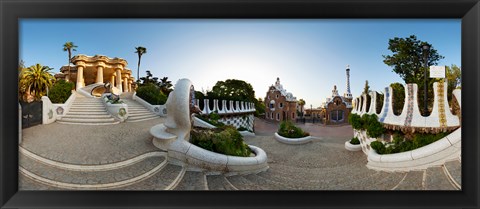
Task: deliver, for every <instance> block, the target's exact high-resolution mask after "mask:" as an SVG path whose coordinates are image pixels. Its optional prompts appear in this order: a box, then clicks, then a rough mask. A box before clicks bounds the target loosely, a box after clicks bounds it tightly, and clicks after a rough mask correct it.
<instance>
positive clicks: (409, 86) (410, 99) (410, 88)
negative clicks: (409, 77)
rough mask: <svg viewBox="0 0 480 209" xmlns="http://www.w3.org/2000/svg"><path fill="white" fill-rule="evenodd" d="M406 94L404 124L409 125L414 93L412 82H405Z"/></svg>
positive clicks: (411, 116)
mask: <svg viewBox="0 0 480 209" xmlns="http://www.w3.org/2000/svg"><path fill="white" fill-rule="evenodd" d="M407 89H408V90H407V94H408V97H407V98H408V103H407V117H405V123H404V124H403V125H404V126H411V124H412V118H413V105H414V102H413V101H414V100H413V99H414V95H413V84H407Z"/></svg>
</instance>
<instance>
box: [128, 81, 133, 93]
mask: <svg viewBox="0 0 480 209" xmlns="http://www.w3.org/2000/svg"><path fill="white" fill-rule="evenodd" d="M128 92H132V81H131V80H129V81H128Z"/></svg>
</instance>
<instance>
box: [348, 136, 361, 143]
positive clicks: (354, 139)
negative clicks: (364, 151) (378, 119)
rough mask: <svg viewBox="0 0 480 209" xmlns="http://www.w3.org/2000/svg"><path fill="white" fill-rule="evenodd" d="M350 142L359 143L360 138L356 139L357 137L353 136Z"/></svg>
mask: <svg viewBox="0 0 480 209" xmlns="http://www.w3.org/2000/svg"><path fill="white" fill-rule="evenodd" d="M350 144H360V140H358V138H357V137H353V138H352V140H350Z"/></svg>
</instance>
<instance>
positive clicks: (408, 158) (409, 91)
mask: <svg viewBox="0 0 480 209" xmlns="http://www.w3.org/2000/svg"><path fill="white" fill-rule="evenodd" d="M433 90H434V103H433V109H432V112H431V114H430V115H429V116H422V115H421V114H420V111H419V107H418V100H417V85H416V84H407V85H405V104H404V106H403V109H402V113H401V114H400V115H395V114H394V113H393V105H392V104H393V89H392V88H391V87H386V88H385V90H384V92H383V95H384V99H383V106H382V109H381V111H380V113H377V111H376V99H377V93H376V92H371V93H370V94H369V95H370V97H371V101H370V108H369V109H368V110H367V106H368V105H367V103H366V101H367V96H366V94H363V95H362V96H360V97H357V98H355V100H354V102H355V108H354V109H353V110H352V113H353V114H357V115H363V114H375V115H377V116H378V120H379V122H380V123H382V124H383V125H384V126H385V127H387V128H389V129H395V130H403V131H408V132H411V131H423V132H427V133H438V132H445V131H450V130H455V129H456V130H455V131H453V132H452V133H450V134H449V135H447V136H446V137H444V138H442V139H440V140H438V141H435V142H433V143H431V144H428V145H426V146H423V147H420V148H418V149H414V150H411V151H408V152H401V153H395V154H384V155H380V154H378V153H376V152H375V150H373V149H372V148H371V147H370V143H371V142H373V141H378V139H376V138H371V137H368V135H367V133H366V131H363V130H354V137H357V138H358V139H359V140H360V145H361V149H362V151H363V152H364V153H365V154H366V155H368V164H367V167H368V168H371V169H375V170H383V171H408V170H415V169H425V168H427V167H430V166H439V165H442V164H443V163H444V162H446V161H448V160H451V159H458V158H460V157H461V130H462V129H461V127H460V118H459V116H457V115H453V114H452V112H451V111H450V106H449V103H448V99H447V84H446V83H438V82H435V83H434V84H433ZM452 94H453V98H455V99H454V100H455V101H456V102H457V103H458V107H459V108H460V109H461V90H460V89H456V90H454V91H453V93H452ZM460 112H461V111H460ZM459 127H460V128H459Z"/></svg>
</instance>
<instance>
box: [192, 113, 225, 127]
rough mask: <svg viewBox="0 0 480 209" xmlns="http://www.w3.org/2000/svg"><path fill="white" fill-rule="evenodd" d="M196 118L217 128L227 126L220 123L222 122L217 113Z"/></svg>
mask: <svg viewBox="0 0 480 209" xmlns="http://www.w3.org/2000/svg"><path fill="white" fill-rule="evenodd" d="M196 117H197V118H198V119H200V120H203V121H205V122H207V123H209V124H211V125H213V126H215V127H223V126H225V124H224V123H222V122H220V121H218V120H220V115H219V114H218V113H217V112H212V113H210V114H208V115H196Z"/></svg>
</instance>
